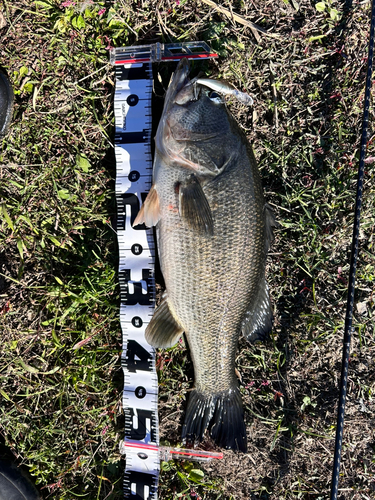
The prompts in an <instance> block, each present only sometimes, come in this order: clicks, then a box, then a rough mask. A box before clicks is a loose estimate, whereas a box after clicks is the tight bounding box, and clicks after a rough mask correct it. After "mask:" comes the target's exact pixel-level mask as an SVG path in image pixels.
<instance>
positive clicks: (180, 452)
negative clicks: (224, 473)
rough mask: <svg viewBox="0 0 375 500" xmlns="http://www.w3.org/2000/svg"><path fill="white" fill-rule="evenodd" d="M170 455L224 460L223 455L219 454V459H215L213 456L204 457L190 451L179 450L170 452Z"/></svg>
mask: <svg viewBox="0 0 375 500" xmlns="http://www.w3.org/2000/svg"><path fill="white" fill-rule="evenodd" d="M169 453H175V454H176V455H187V456H189V457H201V458H219V459H222V458H223V456H224V455H223V454H222V453H218V454H217V455H218V456H217V457H213V456H212V455H203V454H202V453H192V452H190V451H177V450H169Z"/></svg>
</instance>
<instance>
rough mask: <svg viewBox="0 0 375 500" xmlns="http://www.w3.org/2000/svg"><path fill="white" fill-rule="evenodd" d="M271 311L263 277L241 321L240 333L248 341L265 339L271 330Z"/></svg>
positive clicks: (266, 286)
mask: <svg viewBox="0 0 375 500" xmlns="http://www.w3.org/2000/svg"><path fill="white" fill-rule="evenodd" d="M272 323H273V313H272V306H271V300H270V294H269V291H268V285H267V283H266V280H265V278H263V279H262V280H261V281H260V285H259V288H258V295H257V296H256V299H255V301H254V302H253V304H252V306H251V309H249V311H248V312H247V313H246V314H245V318H244V320H243V321H242V333H243V334H244V335H245V337H247V340H248V341H249V342H255V341H257V340H265V339H266V338H267V336H268V334H269V333H270V331H271V330H272Z"/></svg>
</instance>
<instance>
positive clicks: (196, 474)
mask: <svg viewBox="0 0 375 500" xmlns="http://www.w3.org/2000/svg"><path fill="white" fill-rule="evenodd" d="M203 478H204V472H203V471H202V470H200V469H192V470H191V471H190V472H189V479H191V480H192V481H194V482H195V483H200V482H202V480H203Z"/></svg>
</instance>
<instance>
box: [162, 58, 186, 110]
mask: <svg viewBox="0 0 375 500" xmlns="http://www.w3.org/2000/svg"><path fill="white" fill-rule="evenodd" d="M189 73H190V63H189V60H188V59H182V60H181V61H180V62H179V63H178V66H177V68H176V71H175V72H174V74H173V79H172V82H171V84H170V85H169V87H168V90H167V94H166V96H165V101H164V112H168V110H169V108H170V107H171V106H173V104H174V103H175V102H176V97H177V96H178V95H179V93H180V92H181V90H183V89H184V88H185V87H186V86H189V85H190V84H191V83H192V82H191V80H190V78H189Z"/></svg>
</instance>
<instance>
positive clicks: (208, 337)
mask: <svg viewBox="0 0 375 500" xmlns="http://www.w3.org/2000/svg"><path fill="white" fill-rule="evenodd" d="M187 75H188V64H187V63H186V62H182V63H180V65H179V67H178V69H177V70H176V73H175V76H174V79H173V82H172V84H171V85H170V87H169V89H168V92H167V96H166V100H165V106H164V111H163V116H162V119H161V122H160V125H159V128H158V132H157V136H156V156H155V162H154V183H153V187H152V189H151V191H150V194H149V196H148V198H147V199H146V201H145V203H144V205H143V207H142V209H141V212H140V214H139V216H138V217H137V219H136V223H139V222H143V221H145V222H146V224H148V225H156V234H157V245H158V253H159V258H160V265H161V271H162V273H163V277H164V280H165V284H166V294H165V295H164V297H163V301H162V303H161V304H160V305H159V306H158V308H157V309H156V311H155V314H154V317H153V319H152V321H151V322H150V324H149V326H148V328H147V330H146V339H147V341H148V342H150V343H151V344H152V345H154V346H156V347H160V346H162V347H166V346H169V345H173V344H174V343H175V342H176V341H177V340H178V338H179V337H180V336H181V334H182V332H185V335H186V338H187V342H188V345H189V349H190V354H191V358H192V361H193V365H194V377H195V381H194V390H193V391H192V392H191V394H190V397H189V403H188V407H187V411H186V417H185V423H184V425H183V431H182V437H183V439H184V440H188V441H193V442H194V443H196V442H198V441H200V440H201V439H202V438H203V437H204V434H205V431H206V430H207V429H208V430H209V432H210V434H211V437H212V438H213V439H214V440H215V441H216V442H217V443H218V444H219V445H220V446H223V447H226V448H231V449H239V450H241V451H246V429H245V425H244V421H243V409H242V402H241V396H240V392H239V387H238V381H237V377H236V375H235V357H236V353H237V346H238V339H239V336H240V334H241V332H244V333H245V334H246V335H247V336H248V337H249V338H250V340H254V339H256V338H259V337H262V336H263V335H264V334H265V333H267V332H268V331H269V329H270V327H271V325H272V312H271V307H270V303H269V296H268V289H267V286H266V284H265V278H264V274H265V260H266V253H267V248H268V244H269V241H268V240H269V234H270V228H269V227H268V226H272V225H273V219H272V215H270V213H269V210H268V209H267V206H266V205H265V203H264V199H263V192H262V186H261V180H260V176H259V172H258V167H257V164H256V160H255V157H254V155H253V152H252V149H251V147H250V145H249V143H248V142H247V140H246V137H245V135H244V134H243V132H242V131H241V130H240V128H239V126H238V125H237V123H236V122H235V121H234V119H233V118H232V116H231V115H230V114H229V112H228V111H227V110H226V108H225V103H224V101H222V100H220V98H219V97H218V96H217V94H216V95H213V96H212V97H211V98H210V97H209V95H210V94H209V91H208V89H207V88H206V87H204V86H202V85H196V84H194V81H192V82H191V81H190V80H188V78H187ZM197 87H198V89H197Z"/></svg>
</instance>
